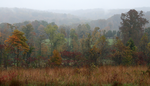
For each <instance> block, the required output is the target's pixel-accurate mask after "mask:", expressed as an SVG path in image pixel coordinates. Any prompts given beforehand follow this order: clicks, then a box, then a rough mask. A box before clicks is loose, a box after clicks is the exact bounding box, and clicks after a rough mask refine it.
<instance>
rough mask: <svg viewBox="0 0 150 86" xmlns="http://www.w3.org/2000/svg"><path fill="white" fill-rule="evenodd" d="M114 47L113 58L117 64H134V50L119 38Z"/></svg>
mask: <svg viewBox="0 0 150 86" xmlns="http://www.w3.org/2000/svg"><path fill="white" fill-rule="evenodd" d="M112 47H113V50H112V60H113V61H115V63H116V65H131V64H132V61H133V57H132V50H131V49H130V47H129V46H125V45H124V44H123V42H122V41H121V40H120V39H119V38H116V39H115V42H114V44H113V46H112Z"/></svg>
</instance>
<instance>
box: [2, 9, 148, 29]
mask: <svg viewBox="0 0 150 86" xmlns="http://www.w3.org/2000/svg"><path fill="white" fill-rule="evenodd" d="M136 9H137V10H138V11H141V10H142V9H143V10H142V11H144V14H145V18H146V19H147V20H149V21H150V11H148V10H149V9H150V8H149V9H148V8H136ZM129 10H130V9H116V10H109V11H107V12H106V11H104V10H103V9H94V10H78V11H76V12H75V11H64V12H66V14H65V13H63V11H61V10H60V11H59V13H58V12H57V13H53V12H47V11H38V10H31V9H21V8H0V23H6V22H7V23H18V22H24V21H35V20H44V21H47V22H49V23H50V22H55V23H56V24H57V25H70V27H71V28H76V27H77V26H78V25H79V24H84V23H88V24H89V25H90V26H91V29H94V28H95V27H100V29H105V30H119V26H120V22H121V19H120V16H121V13H126V12H128V11H129ZM86 12H88V13H86ZM94 12H96V13H97V14H96V13H94ZM67 13H68V14H67ZM70 13H74V15H76V16H74V15H73V14H70ZM84 13H85V14H84ZM77 14H82V15H85V16H83V17H81V16H77ZM86 14H87V15H86ZM99 14H101V15H99ZM104 14H105V15H104ZM96 15H97V16H96ZM108 16H110V17H108ZM86 17H88V18H89V19H87V18H86ZM107 17H108V18H107ZM90 18H93V20H92V19H90ZM94 18H95V20H94ZM146 27H150V23H149V24H147V25H146Z"/></svg>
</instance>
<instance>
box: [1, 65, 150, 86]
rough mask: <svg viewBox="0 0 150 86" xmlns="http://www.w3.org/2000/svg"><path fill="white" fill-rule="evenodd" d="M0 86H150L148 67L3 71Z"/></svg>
mask: <svg viewBox="0 0 150 86" xmlns="http://www.w3.org/2000/svg"><path fill="white" fill-rule="evenodd" d="M0 77H1V78H0V85H2V84H3V85H8V86H100V85H102V86H112V85H113V86H121V85H122V86H124V85H125V86H133V85H134V86H138V85H140V86H148V85H150V72H148V67H146V66H138V67H124V66H101V67H96V68H86V67H83V68H43V69H22V68H19V69H14V68H13V69H12V68H11V69H8V70H1V71H0Z"/></svg>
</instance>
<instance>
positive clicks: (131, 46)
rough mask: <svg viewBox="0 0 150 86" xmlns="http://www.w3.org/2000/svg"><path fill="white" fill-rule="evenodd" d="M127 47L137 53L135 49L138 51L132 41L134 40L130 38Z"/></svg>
mask: <svg viewBox="0 0 150 86" xmlns="http://www.w3.org/2000/svg"><path fill="white" fill-rule="evenodd" d="M126 46H129V47H130V49H131V50H133V51H135V49H136V46H135V44H134V41H133V40H132V38H130V39H129V40H128V42H127V43H126Z"/></svg>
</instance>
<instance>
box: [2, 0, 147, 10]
mask: <svg viewBox="0 0 150 86" xmlns="http://www.w3.org/2000/svg"><path fill="white" fill-rule="evenodd" d="M0 1H1V3H0V7H8V8H14V7H17V8H29V9H36V10H79V9H95V8H102V9H132V8H137V7H149V3H150V0H0Z"/></svg>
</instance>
